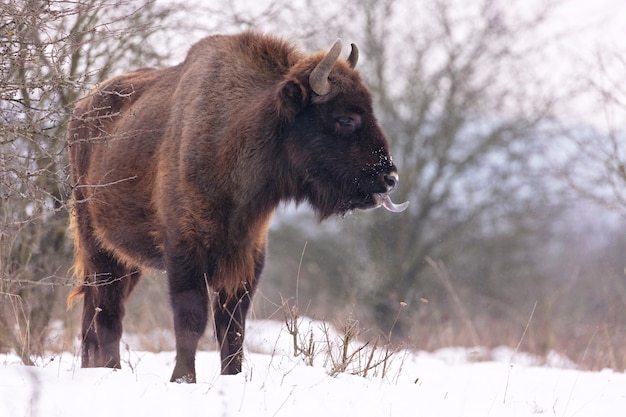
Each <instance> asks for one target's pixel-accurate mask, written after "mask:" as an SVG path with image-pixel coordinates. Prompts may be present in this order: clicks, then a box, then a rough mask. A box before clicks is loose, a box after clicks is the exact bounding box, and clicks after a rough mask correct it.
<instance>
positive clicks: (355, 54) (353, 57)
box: [348, 43, 359, 69]
mask: <svg viewBox="0 0 626 417" xmlns="http://www.w3.org/2000/svg"><path fill="white" fill-rule="evenodd" d="M350 46H351V47H352V50H351V51H350V56H349V57H348V64H350V68H352V69H354V67H356V63H357V62H359V48H357V46H356V45H355V44H353V43H351V44H350Z"/></svg>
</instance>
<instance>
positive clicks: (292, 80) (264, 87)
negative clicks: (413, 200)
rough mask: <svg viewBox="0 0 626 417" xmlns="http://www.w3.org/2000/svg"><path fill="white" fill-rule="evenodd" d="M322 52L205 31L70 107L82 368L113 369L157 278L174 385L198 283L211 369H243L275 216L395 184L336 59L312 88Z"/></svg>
mask: <svg viewBox="0 0 626 417" xmlns="http://www.w3.org/2000/svg"><path fill="white" fill-rule="evenodd" d="M329 54H330V53H329ZM324 57H325V54H323V53H319V54H314V55H304V54H302V53H301V52H299V51H298V50H297V49H296V48H295V47H294V46H292V45H291V44H289V43H286V42H283V41H281V40H278V39H276V38H273V37H270V36H262V35H257V34H253V33H243V34H240V35H235V36H211V37H208V38H205V39H204V40H202V41H200V42H198V43H197V44H196V45H194V46H193V47H192V48H191V50H190V51H189V54H188V55H187V58H186V59H185V61H184V62H182V63H181V64H179V65H177V66H173V67H169V68H163V69H142V70H139V71H135V72H131V73H128V74H125V75H121V76H118V77H114V78H112V79H110V80H108V81H105V82H104V83H102V85H100V86H98V87H97V88H96V89H94V90H93V91H92V92H91V94H90V95H89V96H88V97H86V98H84V99H83V100H82V101H81V102H80V103H79V104H78V105H77V107H76V110H75V117H74V119H73V121H72V122H71V124H70V126H69V130H68V140H69V144H70V159H71V166H72V181H73V200H74V207H73V213H72V214H73V220H72V222H73V228H74V238H75V248H76V249H75V250H76V266H75V271H76V273H77V274H78V275H79V278H80V280H81V285H80V286H79V287H78V288H77V289H76V290H75V291H73V292H72V294H71V295H70V302H71V301H72V300H73V299H75V298H76V297H77V296H80V295H82V296H84V310H83V324H82V338H83V339H82V365H83V366H84V367H87V366H110V367H119V366H120V355H119V341H120V337H121V333H122V324H121V323H122V317H123V316H124V301H125V299H126V298H127V297H128V295H129V294H130V292H131V291H132V289H133V287H134V286H135V285H136V283H137V282H138V280H139V277H140V274H141V271H142V270H143V269H145V268H156V269H160V270H165V271H167V274H168V280H169V287H170V297H171V303H172V308H173V310H174V326H175V333H176V345H177V355H176V366H175V369H174V372H173V375H172V380H173V381H187V382H194V381H195V378H196V373H195V364H194V362H195V352H196V348H197V343H198V339H199V337H200V335H201V334H202V333H203V332H204V329H205V327H206V324H207V320H208V288H209V287H210V288H212V290H214V291H215V292H216V293H217V296H216V300H215V302H214V305H213V313H214V318H215V326H216V331H217V337H218V341H219V343H220V345H221V355H222V372H223V373H237V372H240V371H241V362H242V343H243V337H244V326H245V317H246V313H247V310H248V308H249V306H250V301H251V297H252V294H253V292H254V289H255V287H256V285H257V282H258V279H259V276H260V274H261V271H262V269H263V264H264V257H265V247H266V236H267V229H268V227H269V223H270V219H271V217H272V213H273V211H274V209H275V207H276V206H277V205H278V204H279V203H280V202H281V201H288V200H294V201H297V202H300V201H308V202H309V203H310V204H311V206H312V207H313V208H314V209H315V210H316V211H317V212H318V214H319V217H320V219H324V218H326V217H328V216H331V215H335V214H343V213H345V212H346V211H349V210H352V209H355V208H360V209H367V208H372V207H376V206H378V205H380V195H385V194H386V193H389V192H390V191H391V190H392V189H393V188H394V187H395V183H396V174H395V167H394V165H393V164H392V162H391V158H390V156H389V151H388V144H387V141H386V139H385V137H384V136H383V134H382V132H381V131H380V129H379V127H378V125H377V124H376V121H375V119H374V115H373V112H372V103H371V96H370V94H369V92H368V91H367V89H366V88H365V87H364V86H363V84H362V82H361V79H360V77H359V75H358V73H357V72H355V71H354V69H353V68H352V65H354V62H352V60H351V62H350V63H348V62H346V61H343V60H337V62H336V63H334V64H333V63H331V64H332V71H331V73H330V74H329V75H328V81H330V92H328V93H327V94H324V95H318V94H316V93H315V92H314V91H313V89H312V86H311V83H312V82H311V83H310V80H309V75H310V74H311V72H312V70H313V69H314V68H315V67H316V66H317V65H318V63H319V62H320V61H322V59H323V58H324ZM317 91H319V90H317Z"/></svg>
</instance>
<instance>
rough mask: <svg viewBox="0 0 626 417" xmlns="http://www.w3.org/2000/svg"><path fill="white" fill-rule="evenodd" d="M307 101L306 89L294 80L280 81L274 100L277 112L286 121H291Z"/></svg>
mask: <svg viewBox="0 0 626 417" xmlns="http://www.w3.org/2000/svg"><path fill="white" fill-rule="evenodd" d="M306 101H307V90H306V89H305V88H304V86H303V85H302V84H300V83H299V82H297V81H294V80H286V81H283V82H282V83H280V85H279V88H278V97H277V100H276V106H277V109H276V110H277V113H278V116H279V117H280V119H281V120H282V121H283V122H286V123H292V122H293V121H294V120H295V118H296V115H297V114H298V113H299V112H300V110H302V109H303V108H304V106H305V105H306Z"/></svg>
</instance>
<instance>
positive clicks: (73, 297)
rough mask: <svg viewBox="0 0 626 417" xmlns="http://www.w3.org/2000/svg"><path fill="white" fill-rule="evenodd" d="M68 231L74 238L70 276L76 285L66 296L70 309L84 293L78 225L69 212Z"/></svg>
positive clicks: (74, 214)
mask: <svg viewBox="0 0 626 417" xmlns="http://www.w3.org/2000/svg"><path fill="white" fill-rule="evenodd" d="M70 231H71V233H72V235H73V237H74V266H72V268H71V271H72V276H73V277H74V278H75V279H76V281H77V285H76V286H75V287H74V289H73V290H72V291H71V292H70V294H69V295H68V296H67V308H68V309H70V308H72V307H73V306H74V303H75V302H76V301H77V300H78V299H79V298H81V297H82V296H83V294H84V293H85V286H84V283H85V264H84V263H83V260H82V259H83V254H82V250H81V244H80V236H79V234H78V224H77V220H76V213H74V210H70Z"/></svg>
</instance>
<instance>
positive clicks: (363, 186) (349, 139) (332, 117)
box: [279, 40, 408, 218]
mask: <svg viewBox="0 0 626 417" xmlns="http://www.w3.org/2000/svg"><path fill="white" fill-rule="evenodd" d="M340 52H341V42H340V41H339V40H338V41H337V42H336V43H335V45H334V46H333V47H332V48H331V50H330V51H329V52H328V53H327V54H325V55H323V54H320V55H315V56H313V57H310V58H308V59H305V60H302V61H301V62H299V63H298V64H297V65H296V66H295V67H294V68H293V69H292V71H291V72H290V77H289V78H288V80H286V81H284V82H283V83H282V84H281V86H280V89H279V103H280V109H279V112H281V113H282V116H283V117H284V120H286V122H285V124H286V128H285V130H284V133H283V140H284V144H285V149H286V151H287V158H288V161H289V168H290V172H291V175H293V176H295V178H294V179H295V181H296V182H297V189H298V193H297V199H299V200H301V199H306V200H308V201H309V202H310V203H311V205H312V206H313V207H314V208H315V210H316V211H317V212H318V214H319V215H320V217H321V218H325V217H328V216H330V215H333V214H344V213H345V212H347V211H349V210H353V209H370V208H375V207H379V206H381V205H382V206H383V207H385V208H386V209H388V210H390V211H402V210H404V209H405V208H406V206H407V205H408V203H403V204H400V205H395V204H394V203H393V202H391V199H390V198H389V194H390V193H391V192H393V190H394V189H395V188H396V186H397V184H398V174H397V171H396V167H395V165H394V164H393V161H392V159H391V155H390V153H389V144H388V142H387V139H386V138H385V135H384V134H383V133H382V131H381V129H380V127H379V126H378V123H377V122H376V118H375V117H374V113H373V109H372V98H371V95H370V93H369V91H368V90H367V88H366V87H365V86H364V85H363V83H362V81H361V78H360V76H359V74H358V73H357V72H356V71H355V70H354V66H355V65H356V61H357V57H358V50H357V48H356V46H355V45H352V52H351V53H350V57H349V58H348V60H347V61H343V60H338V56H339V53H340Z"/></svg>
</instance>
